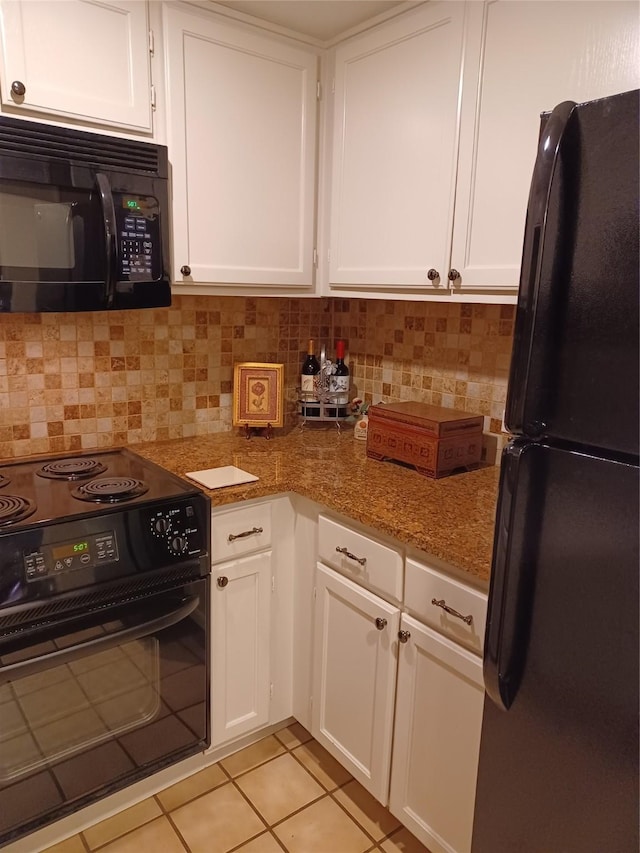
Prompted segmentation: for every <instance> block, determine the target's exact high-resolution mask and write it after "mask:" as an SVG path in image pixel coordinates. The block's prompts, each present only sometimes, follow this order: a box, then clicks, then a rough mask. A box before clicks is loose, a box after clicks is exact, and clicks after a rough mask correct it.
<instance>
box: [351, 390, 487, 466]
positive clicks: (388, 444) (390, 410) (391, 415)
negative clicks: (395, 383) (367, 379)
mask: <svg viewBox="0 0 640 853" xmlns="http://www.w3.org/2000/svg"><path fill="white" fill-rule="evenodd" d="M367 414H368V415H369V432H368V434H367V456H370V457H371V458H372V459H395V460H398V461H399V462H406V463H408V464H410V465H414V466H415V468H416V471H419V472H420V474H424V475H425V476H427V477H443V476H445V475H446V474H450V473H451V472H452V471H455V470H456V469H459V468H469V467H470V466H473V465H477V464H478V462H480V456H481V453H482V424H483V417H482V415H470V414H469V413H468V412H460V411H457V410H456V409H445V408H442V407H441V406H430V405H427V404H426V403H414V402H408V403H389V404H388V405H377V406H370V407H369V411H368V412H367Z"/></svg>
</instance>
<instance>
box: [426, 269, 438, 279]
mask: <svg viewBox="0 0 640 853" xmlns="http://www.w3.org/2000/svg"><path fill="white" fill-rule="evenodd" d="M427 278H428V279H429V281H435V280H436V279H437V278H440V273H439V272H438V270H435V269H433V267H431V269H430V270H429V272H428V273H427Z"/></svg>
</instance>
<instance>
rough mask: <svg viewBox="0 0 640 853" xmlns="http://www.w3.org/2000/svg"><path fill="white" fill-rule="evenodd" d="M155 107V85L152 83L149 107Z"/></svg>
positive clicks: (153, 108)
mask: <svg viewBox="0 0 640 853" xmlns="http://www.w3.org/2000/svg"><path fill="white" fill-rule="evenodd" d="M155 108H156V87H155V86H154V85H152V86H151V109H152V110H155Z"/></svg>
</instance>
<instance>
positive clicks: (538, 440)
mask: <svg viewBox="0 0 640 853" xmlns="http://www.w3.org/2000/svg"><path fill="white" fill-rule="evenodd" d="M639 94H640V93H639V92H638V91H634V92H626V93H623V94H620V95H614V96H612V97H608V98H603V99H601V100H597V101H590V102H588V103H582V104H577V105H576V104H574V103H571V102H565V103H562V104H560V105H559V106H557V107H556V108H555V109H554V110H553V112H552V113H550V114H545V115H543V117H542V128H541V133H540V139H539V147H538V155H537V159H536V164H535V168H534V173H533V178H532V183H531V192H530V196H529V207H528V210H527V223H526V227H525V236H524V245H523V260H522V269H521V277H520V290H519V295H518V305H517V310H516V322H515V334H514V350H513V355H512V362H511V370H510V375H509V388H508V394H507V408H506V423H507V426H508V428H509V431H510V432H511V433H512V434H513V435H514V438H513V440H512V441H511V442H510V443H509V445H508V446H507V447H506V449H505V451H504V453H503V456H502V469H501V474H500V493H499V499H498V508H497V513H496V528H495V538H494V551H493V566H492V574H491V583H490V591H489V610H488V617H487V628H486V636H485V651H484V678H485V688H486V695H485V704H484V717H483V724H482V739H481V745H480V764H479V771H478V783H477V789H476V807H475V819H474V829H473V842H472V853H637V851H638V817H639V815H638V808H639V806H638V802H639V800H638V797H639V790H638V749H639V745H638V710H639V709H638V694H639V690H640V680H639V669H638V658H639V654H638V645H639V636H638V615H639V589H638V574H639V545H638V540H639V532H638V531H639V524H640V521H639V500H638V496H639V488H640V480H639V469H638V445H639V440H638V439H639V422H640V417H639V393H638V388H639V371H638V364H639V359H640V355H639V343H638V337H639V336H638V325H639V316H638V295H639V276H638V269H639V264H640V260H639V254H638V242H639V236H638V222H639V211H638V185H639V180H640V178H639V176H640V167H639V161H638V151H639V144H640V143H639V133H638V127H639V115H638V104H639Z"/></svg>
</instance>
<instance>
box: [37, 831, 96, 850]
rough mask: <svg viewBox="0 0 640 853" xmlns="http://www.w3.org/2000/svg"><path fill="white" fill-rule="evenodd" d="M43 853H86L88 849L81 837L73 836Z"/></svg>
mask: <svg viewBox="0 0 640 853" xmlns="http://www.w3.org/2000/svg"><path fill="white" fill-rule="evenodd" d="M42 853H86V848H85V846H84V844H83V843H82V839H81V838H80V836H79V835H72V836H71V838H66V839H65V840H64V841H60V843H59V844H54V845H53V847H47V849H46V850H43V851H42Z"/></svg>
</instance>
